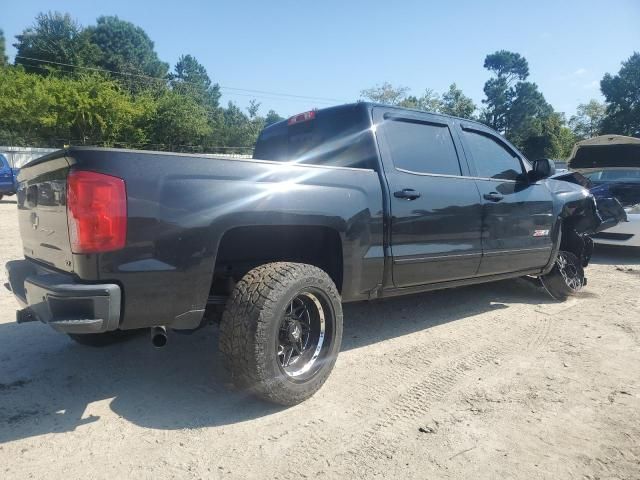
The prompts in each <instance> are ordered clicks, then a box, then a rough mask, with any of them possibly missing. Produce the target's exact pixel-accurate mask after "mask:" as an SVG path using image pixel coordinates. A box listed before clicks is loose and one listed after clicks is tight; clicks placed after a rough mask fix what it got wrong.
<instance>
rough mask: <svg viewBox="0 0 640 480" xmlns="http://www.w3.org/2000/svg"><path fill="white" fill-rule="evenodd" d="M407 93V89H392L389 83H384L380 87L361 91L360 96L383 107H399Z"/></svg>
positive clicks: (400, 87)
mask: <svg viewBox="0 0 640 480" xmlns="http://www.w3.org/2000/svg"><path fill="white" fill-rule="evenodd" d="M408 91H409V88H408V87H402V86H399V87H394V86H393V85H391V84H390V83H389V82H384V83H383V84H382V85H376V86H375V87H373V88H367V89H365V90H362V91H361V92H360V96H361V97H362V98H365V99H367V100H370V101H372V102H376V103H382V104H383V105H400V103H401V102H402V101H403V100H404V99H405V96H406V94H407V92H408Z"/></svg>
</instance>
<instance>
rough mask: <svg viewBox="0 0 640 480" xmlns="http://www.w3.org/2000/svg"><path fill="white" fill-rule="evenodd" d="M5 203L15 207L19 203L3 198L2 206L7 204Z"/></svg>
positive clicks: (0, 201)
mask: <svg viewBox="0 0 640 480" xmlns="http://www.w3.org/2000/svg"><path fill="white" fill-rule="evenodd" d="M5 203H6V204H10V203H13V204H14V205H15V204H16V203H17V202H16V201H15V200H8V199H6V198H3V199H2V200H0V205H2V204H5Z"/></svg>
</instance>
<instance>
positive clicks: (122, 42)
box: [82, 16, 169, 78]
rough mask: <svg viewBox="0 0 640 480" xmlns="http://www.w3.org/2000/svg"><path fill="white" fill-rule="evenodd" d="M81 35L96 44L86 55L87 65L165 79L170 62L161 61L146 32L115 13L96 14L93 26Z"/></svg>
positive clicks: (90, 42)
mask: <svg viewBox="0 0 640 480" xmlns="http://www.w3.org/2000/svg"><path fill="white" fill-rule="evenodd" d="M82 36H83V38H86V41H87V42H88V43H89V44H91V45H92V46H94V47H95V51H93V52H91V53H90V54H87V56H88V57H89V59H88V60H87V64H92V65H94V66H97V67H100V68H103V69H106V70H112V71H116V72H126V73H130V74H134V75H148V76H150V77H156V78H164V77H165V76H166V75H167V72H168V70H169V65H168V64H166V63H165V62H162V61H161V60H160V59H159V58H158V55H157V53H156V52H155V50H154V44H153V42H152V41H151V39H150V38H149V36H148V35H147V34H146V32H145V31H144V30H143V29H142V28H140V27H138V26H136V25H134V24H133V23H131V22H127V21H125V20H120V19H119V18H118V17H115V16H113V17H112V16H103V17H99V18H98V20H97V23H96V25H95V26H90V27H88V28H87V29H86V30H85V31H84V32H83V35H82Z"/></svg>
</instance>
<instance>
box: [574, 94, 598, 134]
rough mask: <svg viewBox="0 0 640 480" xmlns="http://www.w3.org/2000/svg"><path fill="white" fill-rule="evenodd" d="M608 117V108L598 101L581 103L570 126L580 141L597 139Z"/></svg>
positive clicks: (592, 100)
mask: <svg viewBox="0 0 640 480" xmlns="http://www.w3.org/2000/svg"><path fill="white" fill-rule="evenodd" d="M605 115H606V107H605V106H604V104H602V103H600V102H599V101H598V100H595V99H591V100H589V103H581V104H580V105H578V108H577V109H576V114H575V115H573V116H572V117H571V119H570V120H569V126H570V127H571V129H572V130H573V133H574V134H575V136H576V138H577V139H578V140H584V139H585V138H591V137H595V136H596V135H598V134H599V133H600V130H601V128H602V122H603V120H604V118H605Z"/></svg>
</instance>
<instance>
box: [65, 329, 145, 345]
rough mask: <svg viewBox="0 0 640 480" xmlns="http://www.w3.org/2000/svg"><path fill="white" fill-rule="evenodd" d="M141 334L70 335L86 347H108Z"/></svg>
mask: <svg viewBox="0 0 640 480" xmlns="http://www.w3.org/2000/svg"><path fill="white" fill-rule="evenodd" d="M138 333H140V331H139V330H113V331H112V332H104V333H82V334H80V333H69V334H68V335H69V338H71V340H73V341H74V342H76V343H79V344H80V345H84V346H86V347H107V346H109V345H113V344H114V343H120V342H123V341H125V340H128V339H130V338H132V337H133V336H135V335H136V334H138Z"/></svg>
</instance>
